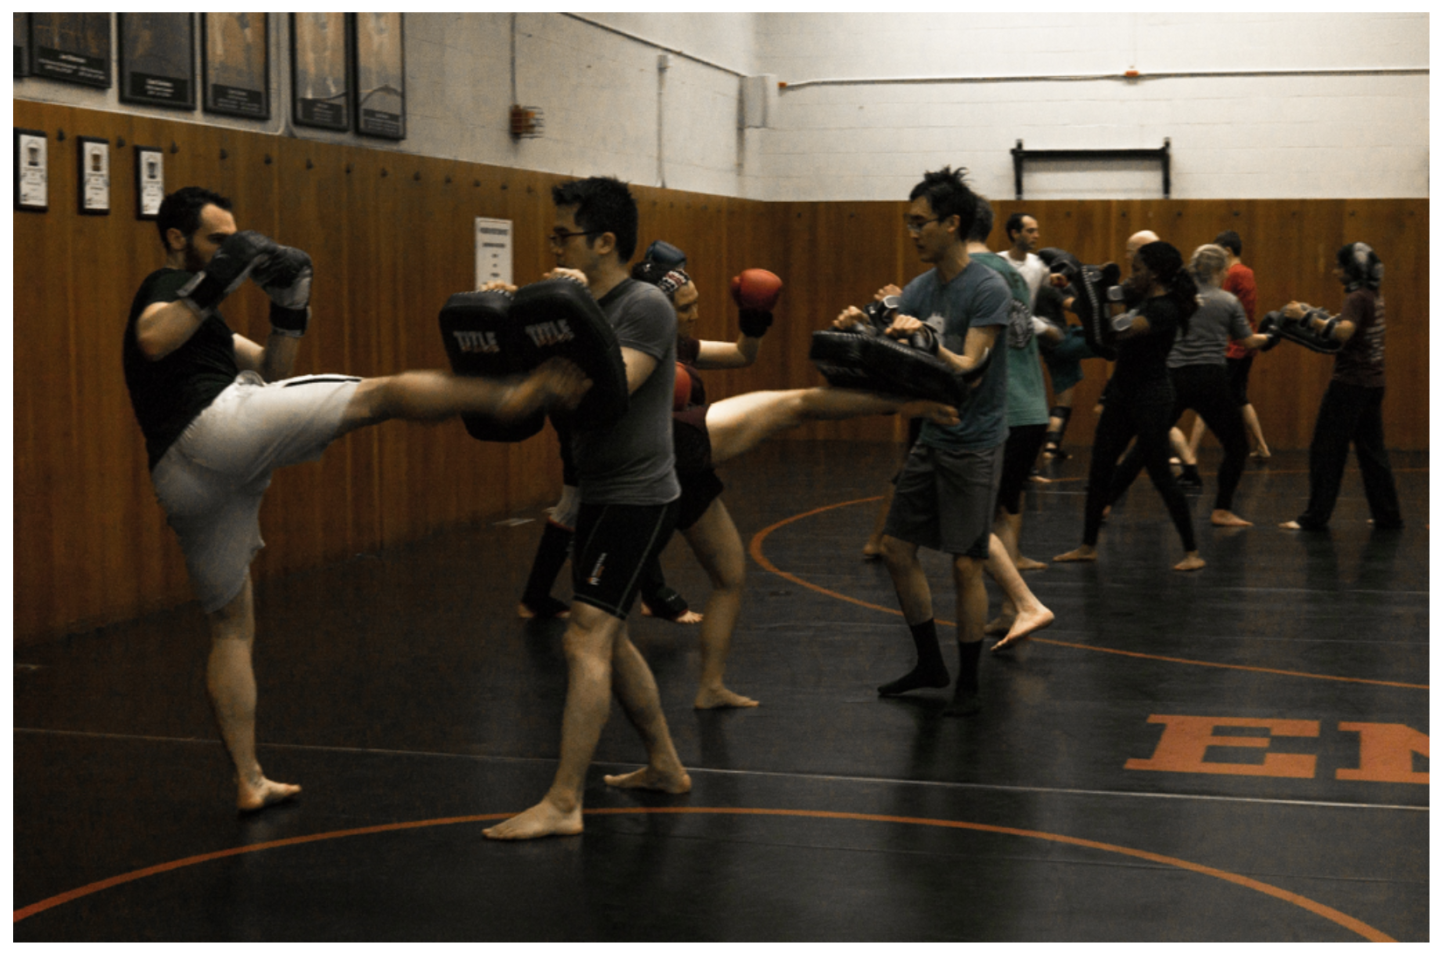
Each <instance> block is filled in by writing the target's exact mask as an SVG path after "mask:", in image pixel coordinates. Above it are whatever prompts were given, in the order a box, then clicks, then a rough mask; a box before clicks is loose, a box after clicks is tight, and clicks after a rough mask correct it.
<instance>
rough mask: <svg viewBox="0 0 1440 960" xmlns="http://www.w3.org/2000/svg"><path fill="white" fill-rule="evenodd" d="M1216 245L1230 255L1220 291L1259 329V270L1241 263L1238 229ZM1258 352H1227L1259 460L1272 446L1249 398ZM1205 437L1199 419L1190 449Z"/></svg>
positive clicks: (1233, 388) (1233, 346)
mask: <svg viewBox="0 0 1440 960" xmlns="http://www.w3.org/2000/svg"><path fill="white" fill-rule="evenodd" d="M1215 244H1216V246H1220V247H1224V248H1225V253H1226V254H1227V257H1226V260H1227V263H1226V266H1227V270H1226V273H1225V282H1224V283H1223V284H1221V286H1220V289H1221V290H1224V291H1225V292H1227V293H1233V294H1234V295H1235V297H1236V299H1238V300H1239V301H1240V305H1241V306H1242V307H1244V308H1245V319H1246V321H1247V322H1248V323H1249V324H1250V329H1251V330H1254V329H1255V301H1256V297H1255V271H1253V270H1251V269H1250V268H1249V267H1247V266H1245V264H1243V263H1241V262H1240V248H1241V243H1240V234H1238V233H1236V232H1235V231H1234V230H1226V231H1224V232H1223V233H1221V234H1220V235H1219V236H1217V237H1216V238H1215ZM1258 352H1259V351H1258V350H1249V349H1246V348H1245V346H1244V345H1242V344H1240V343H1238V342H1235V341H1232V342H1231V343H1230V346H1229V347H1228V348H1226V350H1225V366H1226V368H1227V372H1228V373H1229V375H1230V393H1231V394H1232V395H1233V396H1234V397H1235V402H1236V403H1237V404H1239V405H1240V416H1241V417H1242V418H1244V420H1245V429H1246V431H1247V432H1248V433H1249V434H1250V439H1251V440H1252V441H1253V442H1254V445H1255V449H1254V451H1252V452H1251V454H1250V455H1251V456H1252V457H1254V458H1256V459H1257V460H1269V459H1270V447H1269V446H1267V445H1266V443H1265V434H1264V433H1262V432H1261V430H1260V417H1259V415H1258V414H1256V413H1255V405H1254V404H1252V403H1251V402H1250V398H1249V397H1248V396H1247V395H1246V394H1247V392H1248V388H1249V383H1250V365H1251V364H1252V363H1254V362H1255V354H1256V353H1258ZM1203 436H1205V421H1204V420H1201V419H1200V417H1199V416H1197V417H1196V418H1195V426H1194V427H1192V428H1191V430H1190V450H1191V451H1192V452H1193V451H1195V450H1196V449H1197V448H1198V447H1199V444H1200V438H1201V437H1203Z"/></svg>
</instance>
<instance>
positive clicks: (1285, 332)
mask: <svg viewBox="0 0 1440 960" xmlns="http://www.w3.org/2000/svg"><path fill="white" fill-rule="evenodd" d="M1317 320H1319V321H1324V326H1323V327H1322V328H1321V329H1319V330H1317V329H1315V327H1314V323H1315V321H1317ZM1338 322H1339V321H1338V320H1337V319H1336V318H1335V317H1332V316H1331V315H1330V314H1329V313H1328V312H1326V311H1324V310H1321V309H1319V308H1314V307H1312V308H1311V309H1309V310H1307V311H1306V313H1305V316H1303V317H1301V318H1300V319H1299V320H1291V319H1290V318H1288V317H1285V316H1284V315H1283V314H1282V315H1281V320H1280V323H1279V325H1278V326H1276V327H1274V328H1272V331H1273V332H1274V333H1276V334H1278V335H1280V336H1282V337H1284V338H1285V339H1286V340H1293V341H1294V342H1295V343H1298V344H1300V346H1302V347H1304V348H1305V349H1306V350H1314V351H1315V352H1316V353H1327V354H1334V353H1339V352H1340V348H1341V347H1342V346H1344V344H1342V343H1341V342H1340V341H1339V340H1337V339H1336V338H1335V326H1336V324H1337V323H1338Z"/></svg>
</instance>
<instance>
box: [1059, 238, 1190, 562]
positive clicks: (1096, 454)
mask: <svg viewBox="0 0 1440 960" xmlns="http://www.w3.org/2000/svg"><path fill="white" fill-rule="evenodd" d="M1125 285H1126V286H1127V287H1128V288H1129V289H1128V291H1127V293H1129V294H1130V296H1128V297H1127V301H1128V302H1135V301H1138V304H1137V306H1135V307H1134V308H1133V309H1131V310H1129V311H1127V312H1125V313H1123V314H1121V315H1120V316H1117V317H1113V318H1111V319H1110V321H1109V322H1110V326H1111V329H1113V330H1114V331H1115V349H1116V352H1117V354H1118V355H1117V357H1116V360H1115V369H1114V372H1113V373H1112V374H1111V376H1110V383H1109V386H1108V387H1107V388H1106V399H1105V409H1104V412H1103V413H1101V414H1100V422H1099V423H1098V424H1097V425H1096V427H1095V443H1094V446H1093V448H1092V449H1091V453H1090V484H1089V488H1088V490H1087V491H1086V494H1085V532H1084V538H1083V541H1082V543H1081V545H1080V546H1079V547H1077V548H1075V549H1074V550H1071V551H1070V552H1069V553H1062V554H1060V555H1059V556H1058V557H1056V558H1055V560H1056V561H1057V562H1061V563H1064V562H1071V561H1093V560H1094V559H1095V558H1096V556H1097V553H1096V550H1095V545H1096V544H1097V543H1098V542H1099V540H1100V522H1101V520H1103V519H1104V514H1105V507H1106V506H1107V505H1108V503H1109V501H1110V490H1111V484H1112V483H1113V481H1114V477H1115V470H1116V463H1115V462H1116V461H1117V460H1118V459H1119V458H1120V455H1121V454H1122V453H1124V452H1125V447H1126V445H1127V444H1129V442H1130V440H1131V438H1132V437H1133V438H1134V439H1135V444H1136V449H1137V451H1138V452H1139V455H1140V456H1141V457H1142V458H1143V461H1144V464H1145V469H1146V471H1147V472H1148V473H1149V474H1150V482H1151V483H1153V484H1154V485H1155V489H1156V491H1158V492H1159V494H1160V496H1161V498H1162V499H1163V500H1164V501H1165V507H1166V509H1167V510H1169V512H1170V519H1171V521H1172V522H1173V523H1174V524H1175V529H1176V531H1177V532H1178V533H1179V534H1180V541H1181V543H1182V544H1183V546H1184V548H1185V557H1184V559H1183V560H1181V561H1180V562H1179V563H1177V564H1176V565H1175V569H1176V570H1199V569H1200V568H1201V567H1203V566H1205V561H1204V560H1202V559H1200V551H1199V549H1198V548H1197V547H1196V544H1195V528H1194V525H1193V524H1192V523H1191V520H1190V505H1189V504H1188V503H1186V502H1185V495H1184V494H1183V493H1181V492H1180V487H1179V485H1178V484H1177V483H1176V481H1175V476H1174V474H1172V473H1171V472H1170V424H1171V423H1172V418H1171V409H1172V407H1173V406H1174V403H1175V390H1174V387H1173V386H1172V385H1171V382H1170V371H1169V369H1168V368H1167V366H1166V360H1167V358H1168V357H1169V355H1170V348H1171V346H1172V345H1173V344H1174V342H1175V338H1176V336H1177V335H1180V334H1184V333H1186V332H1188V331H1189V329H1190V318H1191V317H1192V316H1193V315H1194V313H1195V310H1196V309H1197V307H1198V304H1197V302H1196V299H1195V295H1196V292H1197V290H1196V286H1195V281H1194V280H1193V279H1191V277H1190V274H1189V273H1188V272H1187V271H1186V270H1185V261H1184V259H1182V258H1181V256H1180V251H1178V250H1176V249H1175V248H1174V247H1173V246H1171V245H1170V244H1168V243H1165V242H1164V241H1161V240H1157V241H1155V242H1153V243H1147V244H1145V245H1144V246H1142V247H1141V248H1140V249H1139V250H1137V251H1136V252H1135V256H1134V258H1133V259H1132V261H1131V274H1130V278H1129V279H1128V280H1126V281H1125Z"/></svg>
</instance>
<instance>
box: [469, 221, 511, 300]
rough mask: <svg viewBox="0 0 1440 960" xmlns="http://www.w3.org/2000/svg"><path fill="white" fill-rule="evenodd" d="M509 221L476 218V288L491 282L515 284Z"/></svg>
mask: <svg viewBox="0 0 1440 960" xmlns="http://www.w3.org/2000/svg"><path fill="white" fill-rule="evenodd" d="M514 227H515V225H514V223H513V222H512V221H509V220H488V219H486V218H485V217H476V218H475V288H476V289H477V290H478V289H479V288H480V285H481V284H483V283H488V282H490V281H491V280H499V281H500V282H501V283H512V284H513V283H514V282H515V266H514V256H513V242H512V239H513V238H512V233H513V232H514Z"/></svg>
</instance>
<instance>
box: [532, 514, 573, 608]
mask: <svg viewBox="0 0 1440 960" xmlns="http://www.w3.org/2000/svg"><path fill="white" fill-rule="evenodd" d="M573 536H574V533H573V532H572V531H570V530H566V529H565V528H564V527H562V526H560V525H559V524H557V523H550V522H549V521H547V522H546V523H545V532H544V533H542V534H541V535H540V546H539V547H538V548H537V549H536V550H535V562H534V563H533V564H532V565H531V567H530V579H529V580H527V581H526V583H525V592H524V593H522V594H521V595H520V602H521V603H523V604H525V605H526V606H527V607H529V608H530V609H531V610H535V608H536V607H537V606H539V605H541V604H543V603H544V602H545V601H546V600H547V599H549V598H550V588H551V587H553V586H554V585H555V578H556V577H558V576H559V575H560V568H561V567H563V566H565V560H566V559H567V558H568V557H569V556H570V540H571V538H572V537H573ZM537 612H538V611H537Z"/></svg>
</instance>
